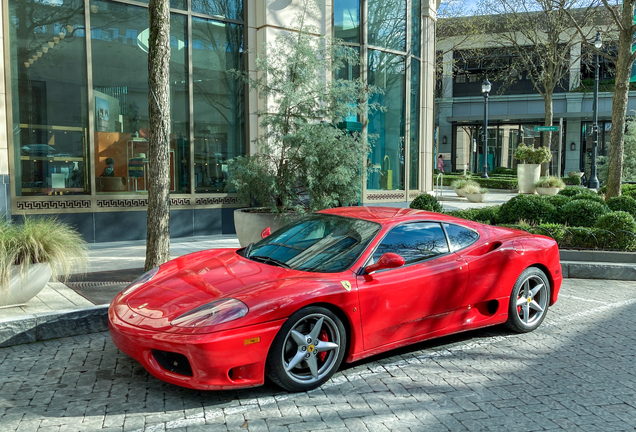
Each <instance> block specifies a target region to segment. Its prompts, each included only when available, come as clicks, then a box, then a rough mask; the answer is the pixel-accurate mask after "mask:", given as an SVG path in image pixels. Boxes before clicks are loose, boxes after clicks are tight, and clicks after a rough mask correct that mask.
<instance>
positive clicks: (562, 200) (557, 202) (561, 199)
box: [543, 194, 572, 211]
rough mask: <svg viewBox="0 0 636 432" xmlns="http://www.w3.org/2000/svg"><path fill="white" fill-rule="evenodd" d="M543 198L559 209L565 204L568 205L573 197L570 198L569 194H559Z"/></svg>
mask: <svg viewBox="0 0 636 432" xmlns="http://www.w3.org/2000/svg"><path fill="white" fill-rule="evenodd" d="M543 199H545V200H546V201H548V202H549V203H550V204H552V205H553V206H554V207H556V209H557V211H559V210H561V208H562V207H563V206H564V205H566V204H567V203H569V202H570V201H572V198H570V197H569V196H567V195H559V194H556V195H551V196H546V197H544V198H543Z"/></svg>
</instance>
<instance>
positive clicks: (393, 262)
mask: <svg viewBox="0 0 636 432" xmlns="http://www.w3.org/2000/svg"><path fill="white" fill-rule="evenodd" d="M403 265H404V258H402V257H401V256H399V255H398V254H396V253H393V252H387V253H385V254H384V255H382V256H381V257H380V259H379V260H378V262H377V263H375V264H371V265H369V266H366V267H365V268H364V271H365V272H367V273H372V272H374V271H378V270H382V269H389V268H398V267H402V266H403Z"/></svg>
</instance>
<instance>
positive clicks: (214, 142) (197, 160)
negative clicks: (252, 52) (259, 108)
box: [192, 17, 245, 192]
mask: <svg viewBox="0 0 636 432" xmlns="http://www.w3.org/2000/svg"><path fill="white" fill-rule="evenodd" d="M192 39H193V41H192V66H193V70H192V79H193V81H194V96H193V99H194V100H193V102H194V114H193V115H194V137H195V140H194V170H195V187H196V191H197V192H224V191H225V186H226V184H227V161H228V160H229V159H232V158H234V157H236V156H239V155H242V154H245V111H244V92H245V86H244V85H243V84H242V83H241V82H240V81H239V80H238V79H236V78H235V77H233V76H232V75H231V74H230V73H229V72H228V71H230V70H231V69H239V70H240V69H242V68H243V27H242V26H240V25H237V24H228V23H223V22H219V21H213V20H207V19H202V18H195V17H193V18H192Z"/></svg>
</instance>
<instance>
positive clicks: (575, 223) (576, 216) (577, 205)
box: [561, 199, 609, 227]
mask: <svg viewBox="0 0 636 432" xmlns="http://www.w3.org/2000/svg"><path fill="white" fill-rule="evenodd" d="M608 212H609V208H607V206H606V205H605V204H601V203H599V202H596V201H592V200H589V199H578V200H572V202H570V203H568V204H566V205H564V206H563V207H562V209H561V217H562V219H563V221H564V222H565V223H566V224H568V225H570V226H572V227H591V226H594V223H595V222H596V220H597V219H598V218H600V217H601V216H603V215H604V214H606V213H608Z"/></svg>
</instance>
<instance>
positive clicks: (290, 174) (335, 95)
mask: <svg viewBox="0 0 636 432" xmlns="http://www.w3.org/2000/svg"><path fill="white" fill-rule="evenodd" d="M319 13H320V11H319V10H318V9H317V8H316V5H315V4H314V3H313V2H305V3H304V5H303V10H302V11H301V13H300V14H299V15H297V16H296V18H295V19H294V22H293V27H294V30H295V31H293V32H291V31H290V32H279V33H278V35H277V36H276V40H275V42H274V43H272V44H267V45H265V47H264V48H263V51H262V52H261V53H259V54H258V55H257V56H256V70H257V71H258V77H257V78H253V77H252V76H250V74H249V73H247V72H241V71H233V73H234V74H235V75H236V76H238V77H240V78H241V79H242V80H243V81H244V82H246V83H248V84H249V86H250V88H251V89H252V90H255V91H257V93H258V97H259V98H260V99H262V100H263V101H264V103H263V105H264V107H265V108H263V109H262V110H260V111H258V112H257V114H258V115H259V117H260V130H261V131H263V132H262V134H261V135H260V136H259V138H258V139H257V140H256V146H257V152H256V153H254V154H251V155H247V156H239V157H236V158H234V159H233V160H231V161H229V165H228V169H229V185H228V190H229V191H232V192H236V193H237V195H238V197H239V199H241V200H242V201H243V202H245V203H250V205H251V206H252V207H258V208H256V209H255V208H249V209H239V210H237V211H235V212H234V225H235V228H236V232H237V236H238V238H239V242H240V243H241V245H243V246H246V245H247V244H249V243H251V242H255V241H258V240H260V233H261V231H262V230H263V229H264V228H266V227H268V226H269V227H271V228H272V231H275V230H276V228H277V227H278V226H280V225H281V224H284V223H285V222H286V221H287V220H289V219H291V218H293V216H287V217H282V216H281V215H284V214H287V215H289V214H295V215H302V214H304V213H306V212H312V211H316V210H321V209H325V208H330V207H335V206H340V205H350V204H353V203H357V202H358V200H359V197H360V193H361V187H362V178H364V175H365V172H364V171H365V170H366V167H364V166H363V164H362V162H361V161H363V160H366V157H367V155H368V153H369V151H370V146H369V141H368V138H367V136H365V135H364V134H362V133H361V132H359V131H356V130H351V129H357V128H356V127H351V125H352V124H354V126H355V124H357V123H356V122H355V121H353V122H352V121H351V119H352V118H353V119H357V117H358V115H363V114H365V113H366V112H367V111H368V110H375V109H380V108H379V106H378V105H377V104H376V103H368V99H369V97H370V96H371V95H374V94H376V93H379V90H378V89H377V88H375V87H372V86H368V87H367V86H366V85H365V83H364V82H363V81H362V80H360V79H353V80H349V79H338V78H335V79H330V80H325V79H324V77H325V76H330V77H331V76H334V77H337V76H338V74H337V73H336V72H337V71H338V70H340V69H342V68H344V67H351V66H353V65H356V64H358V62H359V59H358V58H359V54H358V52H357V51H355V50H354V49H353V48H350V47H347V46H344V45H343V44H342V43H340V42H339V41H338V40H335V39H332V38H329V37H325V36H321V37H318V36H316V34H320V31H319V29H318V28H314V27H313V26H311V25H309V24H308V21H311V20H310V19H308V16H309V15H312V14H318V15H319ZM360 129H361V128H360Z"/></svg>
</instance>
